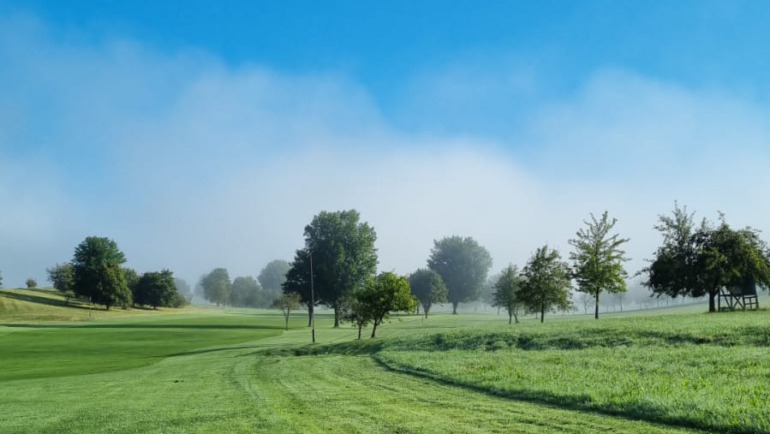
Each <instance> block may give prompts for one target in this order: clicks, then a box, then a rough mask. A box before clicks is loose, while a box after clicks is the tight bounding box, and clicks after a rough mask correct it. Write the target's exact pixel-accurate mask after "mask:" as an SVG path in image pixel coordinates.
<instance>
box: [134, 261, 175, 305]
mask: <svg viewBox="0 0 770 434" xmlns="http://www.w3.org/2000/svg"><path fill="white" fill-rule="evenodd" d="M175 294H176V287H175V286H174V274H173V273H172V272H171V271H169V270H162V271H150V272H147V273H144V274H142V276H141V277H140V278H139V281H138V282H137V283H136V290H135V296H136V297H137V299H135V300H134V302H135V303H136V304H139V305H144V306H151V307H152V308H153V309H157V308H158V307H170V306H171V305H172V302H173V301H174V296H175Z"/></svg>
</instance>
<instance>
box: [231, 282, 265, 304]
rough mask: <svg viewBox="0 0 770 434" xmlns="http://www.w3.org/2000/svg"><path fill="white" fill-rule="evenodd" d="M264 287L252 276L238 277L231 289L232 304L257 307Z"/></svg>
mask: <svg viewBox="0 0 770 434" xmlns="http://www.w3.org/2000/svg"><path fill="white" fill-rule="evenodd" d="M261 293H262V287H261V286H259V283H257V280H256V279H254V278H253V277H251V276H243V277H236V278H235V279H234V280H233V284H232V289H231V290H230V305H231V306H234V307H257V306H258V305H259V304H260V301H261V298H262V294H261Z"/></svg>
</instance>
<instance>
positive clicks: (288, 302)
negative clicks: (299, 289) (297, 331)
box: [273, 292, 301, 330]
mask: <svg viewBox="0 0 770 434" xmlns="http://www.w3.org/2000/svg"><path fill="white" fill-rule="evenodd" d="M300 305H301V299H300V296H299V294H297V293H296V292H288V293H285V294H281V295H280V296H278V298H276V299H275V301H274V302H273V306H275V307H277V308H278V309H281V312H283V317H284V320H285V321H286V330H289V315H291V311H293V310H297V309H299V307H300Z"/></svg>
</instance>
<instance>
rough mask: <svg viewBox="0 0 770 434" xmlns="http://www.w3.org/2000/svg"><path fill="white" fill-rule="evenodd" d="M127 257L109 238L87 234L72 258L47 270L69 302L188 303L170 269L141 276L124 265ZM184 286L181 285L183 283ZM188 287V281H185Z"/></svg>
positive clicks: (104, 303)
mask: <svg viewBox="0 0 770 434" xmlns="http://www.w3.org/2000/svg"><path fill="white" fill-rule="evenodd" d="M125 262H126V257H125V255H124V254H123V252H121V251H120V249H118V245H117V243H115V241H113V240H111V239H109V238H101V237H87V238H86V239H85V240H84V241H83V242H82V243H80V244H79V245H78V246H77V247H76V248H75V254H74V256H73V258H72V261H70V262H67V263H64V264H57V265H54V266H53V267H51V268H49V269H48V270H47V272H48V279H49V280H50V281H51V283H52V284H53V286H54V288H56V289H57V290H58V291H59V292H60V293H61V294H62V295H64V296H65V297H66V300H67V302H68V303H69V299H70V298H72V297H79V298H82V299H84V300H89V301H91V302H94V303H97V304H102V305H104V306H105V308H106V309H107V310H109V309H110V308H111V307H112V306H120V307H124V308H128V307H129V306H131V305H134V306H150V307H152V308H154V309H157V308H158V307H162V306H171V307H179V306H181V305H184V304H186V303H188V302H189V299H188V298H187V297H185V294H183V293H181V292H180V291H178V290H177V286H178V284H177V282H180V283H183V282H182V281H179V280H177V282H175V279H174V277H173V273H172V272H171V271H169V270H162V271H159V272H147V273H144V274H142V275H139V274H138V273H137V272H136V271H135V270H133V269H131V268H123V266H122V265H123V264H124V263H125ZM180 286H181V285H180ZM185 286H186V284H185Z"/></svg>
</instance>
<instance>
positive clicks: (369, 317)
mask: <svg viewBox="0 0 770 434" xmlns="http://www.w3.org/2000/svg"><path fill="white" fill-rule="evenodd" d="M353 300H354V302H353V303H351V306H352V308H353V309H355V312H356V315H357V316H358V317H359V318H362V319H363V323H364V324H365V323H366V322H371V323H372V337H375V336H376V333H377V326H379V325H380V324H382V321H383V320H385V319H387V318H388V315H389V314H390V312H397V311H407V312H408V311H410V310H412V309H414V304H415V301H414V298H413V297H412V292H411V291H410V289H409V282H407V280H406V279H405V278H403V277H400V276H397V275H396V274H395V273H391V272H385V273H380V274H379V275H378V276H377V277H376V278H374V279H371V280H370V281H369V284H368V285H366V286H365V287H364V289H360V290H358V291H356V292H354V293H353ZM359 321H361V320H360V319H359ZM358 332H359V338H360V335H361V323H359V329H358Z"/></svg>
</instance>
